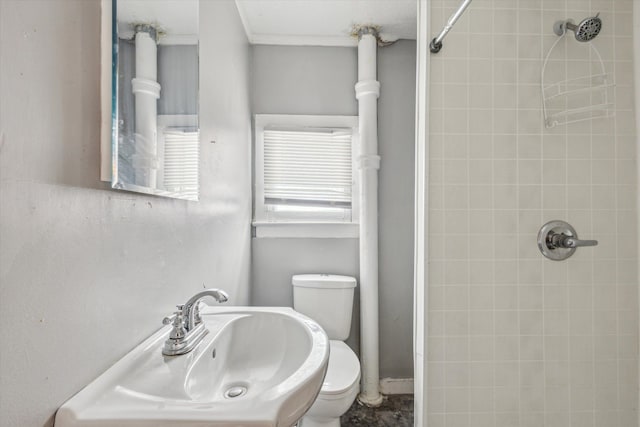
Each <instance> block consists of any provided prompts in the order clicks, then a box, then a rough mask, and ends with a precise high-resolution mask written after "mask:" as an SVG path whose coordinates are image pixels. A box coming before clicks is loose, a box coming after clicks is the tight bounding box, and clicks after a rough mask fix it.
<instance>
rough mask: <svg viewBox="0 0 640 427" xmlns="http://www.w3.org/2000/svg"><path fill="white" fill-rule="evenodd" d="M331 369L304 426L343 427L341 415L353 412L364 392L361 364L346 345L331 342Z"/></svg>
mask: <svg viewBox="0 0 640 427" xmlns="http://www.w3.org/2000/svg"><path fill="white" fill-rule="evenodd" d="M329 344H330V352H329V366H328V368H327V375H326V376H325V378H324V382H323V384H322V389H321V390H320V394H318V397H317V398H316V401H315V402H314V403H313V405H312V406H311V408H310V409H309V411H307V413H306V414H305V416H304V418H303V419H302V421H301V422H300V423H299V424H298V425H299V426H300V427H339V426H340V416H341V415H343V414H344V413H345V412H347V411H348V410H349V408H350V407H351V405H352V404H353V402H354V400H355V399H356V396H357V395H358V392H359V391H360V362H359V361H358V358H357V357H356V355H355V353H354V352H353V350H351V349H350V348H349V346H347V345H346V344H345V343H344V342H342V341H336V340H332V341H330V342H329Z"/></svg>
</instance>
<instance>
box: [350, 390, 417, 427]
mask: <svg viewBox="0 0 640 427" xmlns="http://www.w3.org/2000/svg"><path fill="white" fill-rule="evenodd" d="M340 424H341V425H342V427H413V394H395V395H390V396H385V397H384V402H382V405H380V406H379V407H377V408H367V407H366V406H363V405H360V404H359V403H358V401H357V400H356V401H355V402H354V403H353V405H351V408H349V410H348V411H347V413H346V414H344V415H343V416H342V417H340Z"/></svg>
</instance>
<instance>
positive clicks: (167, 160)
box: [164, 128, 200, 196]
mask: <svg viewBox="0 0 640 427" xmlns="http://www.w3.org/2000/svg"><path fill="white" fill-rule="evenodd" d="M199 140H200V137H199V132H198V131H197V130H196V131H193V130H182V129H176V128H167V129H165V130H164V186H165V189H166V190H168V191H175V192H180V193H182V194H185V195H193V196H197V195H198V151H199V148H200V147H199Z"/></svg>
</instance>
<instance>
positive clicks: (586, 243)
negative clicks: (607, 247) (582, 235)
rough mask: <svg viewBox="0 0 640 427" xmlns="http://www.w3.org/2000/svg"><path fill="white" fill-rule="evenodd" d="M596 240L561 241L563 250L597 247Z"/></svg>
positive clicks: (566, 239)
mask: <svg viewBox="0 0 640 427" xmlns="http://www.w3.org/2000/svg"><path fill="white" fill-rule="evenodd" d="M597 245H598V241H597V240H580V239H574V238H573V237H567V238H565V239H564V241H563V246H562V247H563V248H580V247H583V246H597Z"/></svg>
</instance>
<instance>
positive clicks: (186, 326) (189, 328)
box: [162, 288, 229, 356]
mask: <svg viewBox="0 0 640 427" xmlns="http://www.w3.org/2000/svg"><path fill="white" fill-rule="evenodd" d="M206 297H212V298H214V299H215V300H216V301H218V302H219V303H223V302H226V301H227V300H228V299H229V295H227V293H226V292H225V291H223V290H220V289H213V288H212V289H205V290H204V291H201V292H198V293H197V294H195V295H194V296H192V297H191V298H189V301H187V302H186V304H184V305H178V306H176V307H177V308H178V311H176V312H175V313H174V314H173V315H172V316H169V317H165V318H164V320H163V321H162V323H163V324H165V325H169V324H172V325H173V329H172V330H171V333H170V334H169V338H168V339H167V340H166V341H165V343H164V347H163V348H162V354H164V355H165V356H178V355H180V354H185V353H188V352H190V351H191V350H193V349H194V348H196V346H197V345H198V344H199V343H200V341H202V338H204V336H205V335H206V334H207V333H208V332H209V331H208V330H207V329H205V327H204V323H203V322H202V318H201V317H200V302H201V300H202V299H203V298H206Z"/></svg>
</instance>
